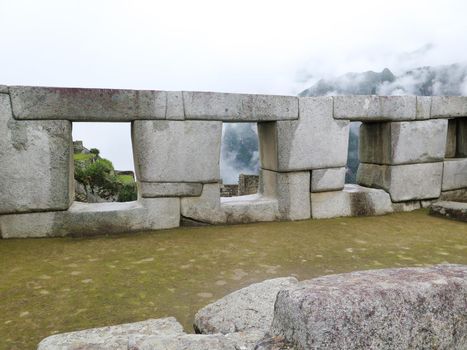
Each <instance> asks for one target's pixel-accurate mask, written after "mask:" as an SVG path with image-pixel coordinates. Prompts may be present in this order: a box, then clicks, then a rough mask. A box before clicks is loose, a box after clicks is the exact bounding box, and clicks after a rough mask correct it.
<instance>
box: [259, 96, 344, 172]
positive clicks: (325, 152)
mask: <svg viewBox="0 0 467 350" xmlns="http://www.w3.org/2000/svg"><path fill="white" fill-rule="evenodd" d="M299 109H300V119H299V120H297V121H278V122H275V123H258V135H259V144H260V150H261V152H260V154H261V166H262V167H263V168H264V169H268V170H273V171H283V172H285V171H301V170H310V169H321V168H332V167H341V166H345V164H346V162H347V148H348V141H349V122H348V121H339V120H334V119H333V117H332V97H301V98H300V99H299Z"/></svg>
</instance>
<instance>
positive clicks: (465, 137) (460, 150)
mask: <svg viewBox="0 0 467 350" xmlns="http://www.w3.org/2000/svg"><path fill="white" fill-rule="evenodd" d="M456 141H457V147H456V157H467V119H465V118H464V119H458V120H457V138H456Z"/></svg>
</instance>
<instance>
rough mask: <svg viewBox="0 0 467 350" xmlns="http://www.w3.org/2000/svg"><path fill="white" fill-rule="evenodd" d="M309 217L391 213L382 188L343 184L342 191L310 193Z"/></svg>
mask: <svg viewBox="0 0 467 350" xmlns="http://www.w3.org/2000/svg"><path fill="white" fill-rule="evenodd" d="M310 200H311V217H312V218H313V219H328V218H334V217H339V216H367V215H384V214H387V213H391V212H392V211H393V209H392V203H391V198H390V197H389V194H388V193H386V192H385V191H383V190H378V189H374V188H365V187H362V186H358V185H345V187H344V190H343V191H331V192H317V193H311V196H310Z"/></svg>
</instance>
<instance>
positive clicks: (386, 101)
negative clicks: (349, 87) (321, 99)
mask: <svg viewBox="0 0 467 350" xmlns="http://www.w3.org/2000/svg"><path fill="white" fill-rule="evenodd" d="M333 98H334V118H336V119H347V120H355V121H363V122H368V121H402V120H414V119H415V118H416V115H417V101H416V97H415V96H364V95H361V96H334V97H333Z"/></svg>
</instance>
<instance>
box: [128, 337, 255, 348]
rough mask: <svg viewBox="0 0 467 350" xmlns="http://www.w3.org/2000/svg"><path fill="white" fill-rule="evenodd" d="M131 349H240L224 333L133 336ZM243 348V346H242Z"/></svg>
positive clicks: (129, 345)
mask: <svg viewBox="0 0 467 350" xmlns="http://www.w3.org/2000/svg"><path fill="white" fill-rule="evenodd" d="M128 349H130V350H238V349H239V348H238V347H236V344H235V343H234V342H232V341H231V340H229V339H227V337H225V336H224V335H222V334H213V335H200V334H183V335H178V336H153V337H144V336H143V337H137V336H135V337H132V339H130V341H129V343H128ZM240 349H241V348H240ZM251 350H253V349H251Z"/></svg>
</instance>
